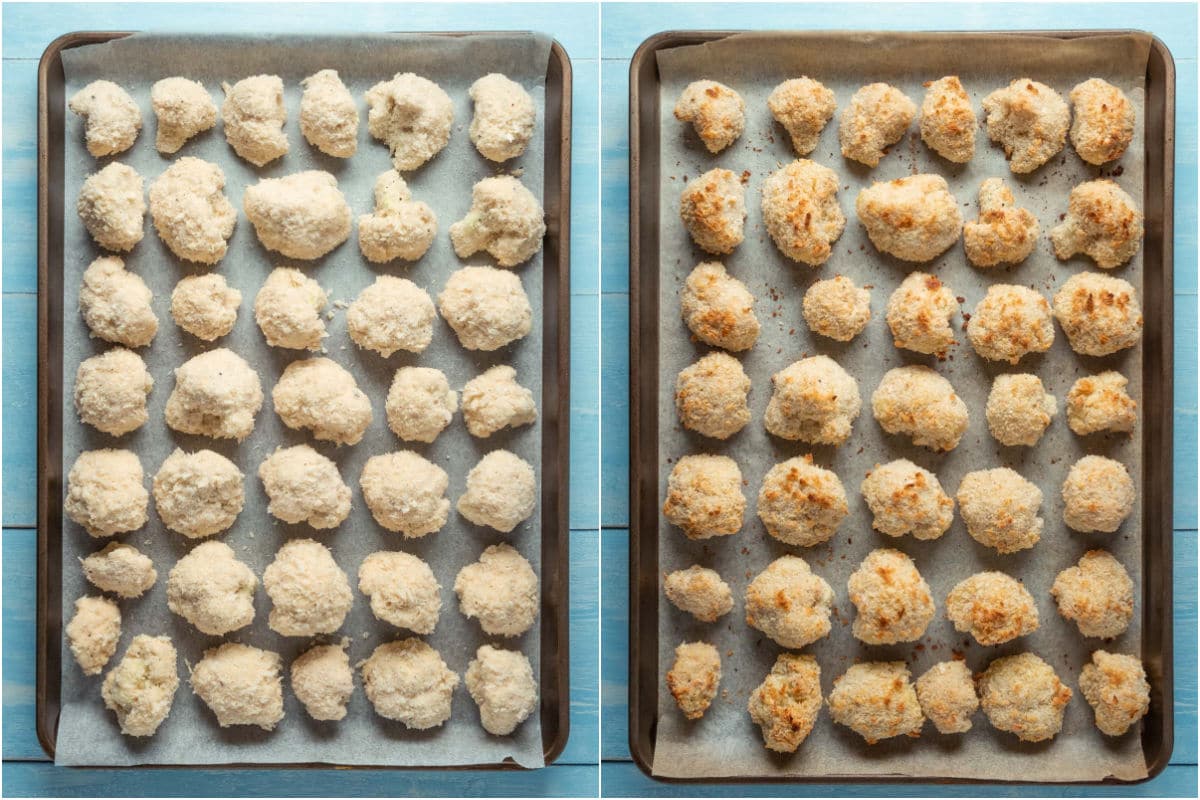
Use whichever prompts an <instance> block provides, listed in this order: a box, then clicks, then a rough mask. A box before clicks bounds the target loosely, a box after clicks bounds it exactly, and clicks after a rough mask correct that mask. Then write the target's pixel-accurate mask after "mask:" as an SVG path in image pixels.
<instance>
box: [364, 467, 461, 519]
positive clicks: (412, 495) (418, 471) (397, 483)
mask: <svg viewBox="0 0 1200 800" xmlns="http://www.w3.org/2000/svg"><path fill="white" fill-rule="evenodd" d="M359 485H360V486H361V487H362V494H363V500H365V501H366V503H367V508H369V509H371V516H373V517H374V518H375V521H376V522H378V523H379V524H380V525H382V526H383V527H385V528H387V529H388V530H389V531H395V532H397V533H402V534H404V536H405V538H408V539H413V538H418V537H421V536H425V535H427V534H430V533H436V532H437V531H440V530H441V529H442V526H443V525H445V524H446V519H447V517H448V516H449V515H450V501H449V500H448V499H446V487H447V486H449V485H450V477H449V476H448V475H447V474H446V471H445V470H444V469H442V468H441V467H439V466H438V465H437V464H434V463H433V462H432V461H430V460H428V459H426V458H422V457H421V456H419V455H417V454H416V453H414V452H412V451H411V450H401V451H399V452H396V453H385V454H383V455H378V456H371V458H369V459H367V463H366V465H365V466H364V467H363V470H362V475H361V476H360V477H359Z"/></svg>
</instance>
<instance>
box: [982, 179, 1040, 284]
mask: <svg viewBox="0 0 1200 800" xmlns="http://www.w3.org/2000/svg"><path fill="white" fill-rule="evenodd" d="M1015 202H1016V201H1015V199H1014V198H1013V193H1012V191H1011V190H1010V189H1009V188H1008V186H1007V184H1005V183H1004V181H1003V180H1001V179H1000V178H988V179H987V180H985V181H984V182H983V183H982V184H980V185H979V219H977V220H975V221H974V222H968V223H967V224H966V225H964V226H963V249H964V250H966V253H967V260H968V261H970V262H971V263H972V264H974V265H975V266H977V267H994V266H996V265H997V264H1020V263H1021V262H1022V261H1024V260H1025V259H1027V258H1029V254H1030V253H1032V252H1033V249H1034V248H1035V247H1037V238H1038V233H1039V232H1040V231H1041V227H1040V226H1039V225H1038V221H1037V217H1035V216H1034V215H1033V212H1031V211H1030V210H1029V209H1027V208H1018V207H1017V206H1016V205H1014V204H1015Z"/></svg>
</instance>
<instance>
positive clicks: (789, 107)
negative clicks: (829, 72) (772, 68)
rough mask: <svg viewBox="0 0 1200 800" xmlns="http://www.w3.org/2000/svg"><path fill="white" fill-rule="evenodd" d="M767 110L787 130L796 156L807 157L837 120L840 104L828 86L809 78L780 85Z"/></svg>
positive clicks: (776, 88) (768, 99) (773, 92)
mask: <svg viewBox="0 0 1200 800" xmlns="http://www.w3.org/2000/svg"><path fill="white" fill-rule="evenodd" d="M767 108H769V109H771V116H773V117H774V118H775V120H776V121H777V122H778V123H779V124H780V125H782V126H783V127H784V128H785V129H786V130H787V132H788V136H790V137H791V139H792V149H793V150H795V151H796V155H799V156H806V155H808V154H809V153H811V152H812V151H813V150H815V149H816V147H817V139H819V138H820V136H821V131H822V130H823V129H824V128H825V125H826V124H827V123H828V122H829V120H831V119H833V112H834V111H836V110H837V101H836V100H835V99H834V97H833V92H832V91H830V90H829V89H827V88H826V87H825V84H823V83H821V82H820V81H815V80H813V79H812V78H809V77H808V76H805V77H803V78H793V79H791V80H787V81H784V82H783V83H781V84H779V85H778V86H776V87H775V89H774V90H773V91H772V92H771V96H770V97H768V98H767Z"/></svg>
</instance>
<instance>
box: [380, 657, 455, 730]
mask: <svg viewBox="0 0 1200 800" xmlns="http://www.w3.org/2000/svg"><path fill="white" fill-rule="evenodd" d="M359 666H360V667H361V668H362V679H363V690H364V691H365V692H366V694H367V699H368V700H370V701H371V705H372V706H374V708H375V713H376V714H378V715H379V716H381V717H383V718H384V719H394V720H398V721H399V722H402V723H404V726H405V727H406V728H409V729H411V730H418V731H423V730H427V729H429V728H436V727H438V726H440V725H441V724H442V723H444V722H445V721H446V720H448V719H450V710H451V701H452V700H453V698H454V690H455V688H457V687H458V681H459V679H458V675H457V674H455V673H454V672H451V671H450V668H449V667H447V666H446V662H445V661H443V660H442V657H441V655H440V654H439V653H438V651H437V650H434V649H433V648H432V647H430V646H429V645H427V644H426V643H425V642H423V641H421V640H420V639H418V638H416V637H410V638H408V639H403V640H398V641H395V642H387V643H386V644H381V645H379V646H378V647H376V648H375V650H374V651H373V652H372V653H371V657H370V658H368V659H367V660H366V661H363V662H362V663H361V664H359Z"/></svg>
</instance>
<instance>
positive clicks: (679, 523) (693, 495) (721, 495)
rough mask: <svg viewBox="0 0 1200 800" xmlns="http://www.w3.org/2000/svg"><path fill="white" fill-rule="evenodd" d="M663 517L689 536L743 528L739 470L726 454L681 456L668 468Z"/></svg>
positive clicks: (702, 536)
mask: <svg viewBox="0 0 1200 800" xmlns="http://www.w3.org/2000/svg"><path fill="white" fill-rule="evenodd" d="M662 512H663V516H665V517H666V518H667V522H670V523H671V524H672V525H675V526H676V527H678V528H679V529H680V530H682V531H683V533H684V535H686V536H687V537H688V538H689V539H708V538H711V537H713V536H729V535H731V534H734V533H737V532H738V531H739V530H741V529H742V517H743V516H744V515H745V513H746V497H745V495H743V494H742V471H741V470H740V469H738V465H737V462H736V461H734V460H733V459H732V458H729V457H728V456H713V455H697V456H683V457H682V458H680V459H679V460H678V461H677V462H675V466H674V467H672V468H671V475H670V477H669V478H668V479H667V496H666V499H664V500H663V506H662Z"/></svg>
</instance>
